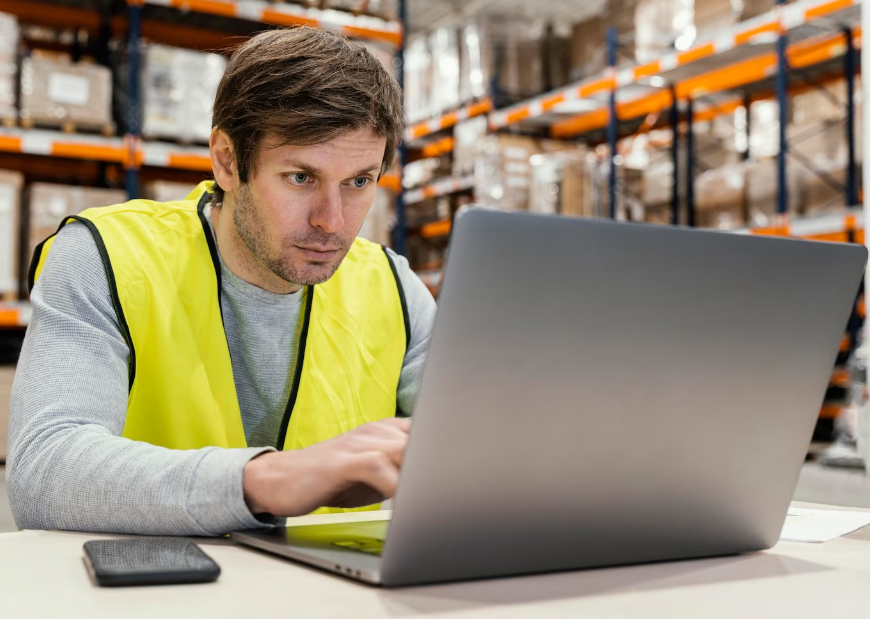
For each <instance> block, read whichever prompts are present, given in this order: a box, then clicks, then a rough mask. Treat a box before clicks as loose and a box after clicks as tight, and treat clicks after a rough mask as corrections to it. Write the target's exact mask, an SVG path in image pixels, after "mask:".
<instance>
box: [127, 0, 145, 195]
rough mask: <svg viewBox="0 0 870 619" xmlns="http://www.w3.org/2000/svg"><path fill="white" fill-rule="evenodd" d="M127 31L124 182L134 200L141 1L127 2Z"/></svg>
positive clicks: (138, 104)
mask: <svg viewBox="0 0 870 619" xmlns="http://www.w3.org/2000/svg"><path fill="white" fill-rule="evenodd" d="M127 9H128V15H129V20H128V29H127V53H128V61H129V66H130V69H129V70H130V75H129V76H128V81H127V97H128V100H127V135H126V136H125V140H126V142H127V161H126V171H125V182H126V188H127V197H128V198H129V199H130V200H135V199H136V198H138V197H139V169H138V167H139V166H138V162H137V161H136V157H135V153H136V148H137V144H138V142H139V138H140V133H141V130H140V127H139V119H140V100H139V80H140V75H139V72H140V71H139V68H140V52H141V50H140V39H141V35H142V4H141V0H129V1H128V4H127Z"/></svg>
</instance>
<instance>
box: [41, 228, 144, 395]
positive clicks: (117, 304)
mask: <svg viewBox="0 0 870 619" xmlns="http://www.w3.org/2000/svg"><path fill="white" fill-rule="evenodd" d="M70 220H73V221H77V222H79V223H81V224H84V226H85V227H86V228H87V229H88V230H89V231H90V233H91V236H93V237H94V242H95V243H96V245H97V251H99V252H100V259H101V260H102V261H103V268H104V269H105V271H106V279H107V280H108V282H109V295H110V296H111V298H112V306H113V307H114V308H115V314H116V315H117V318H118V326H120V327H121V335H122V336H123V338H124V341H126V342H127V346H128V347H129V348H130V364H129V366H128V368H127V372H128V375H129V379H130V384H129V386H128V389H127V390H128V392H129V391H130V390H131V389H133V381H134V380H135V379H136V348H135V347H134V346H133V336H131V335H130V327H129V326H128V325H127V318H126V317H125V316H124V308H122V307H121V297H120V295H119V294H118V284H117V282H116V280H115V271H114V269H112V262H111V260H109V252H108V250H107V249H106V243H105V242H104V241H103V237H102V235H101V234H100V231H99V230H98V229H97V226H96V225H94V222H92V221H90V220H88V219H85V218H84V217H79V216H78V215H72V216H70V217H67V218H66V219H64V220H63V221H62V222H61V224H60V226H58V228H57V232H55V233H54V234H52V235H51V236H50V237H48V238H47V239H45V240H44V241H43V242H42V243H40V244H39V245H37V246H36V249H35V250H34V252H33V259H32V260H31V262H30V271H29V273H28V276H27V279H28V284H29V286H30V291H31V292H33V286H34V284H35V283H36V281H35V280H36V269H37V267H38V266H39V258H40V256H41V255H42V248H43V247H44V246H45V244H46V243H47V242H48V241H49V240H51V239H52V238H54V237H55V236H56V235H57V234H58V233H59V232H60V231H61V229H62V228H63V227H64V226H65V225H66V224H67V223H68V222H69V221H70Z"/></svg>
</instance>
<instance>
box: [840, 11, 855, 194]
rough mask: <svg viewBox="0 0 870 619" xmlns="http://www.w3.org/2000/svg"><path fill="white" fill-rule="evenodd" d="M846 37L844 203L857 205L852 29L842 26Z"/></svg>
mask: <svg viewBox="0 0 870 619" xmlns="http://www.w3.org/2000/svg"><path fill="white" fill-rule="evenodd" d="M843 34H844V35H845V37H846V55H845V57H844V62H843V72H844V73H845V76H846V145H847V149H848V151H847V152H848V161H847V164H846V165H847V168H846V205H847V206H858V167H857V165H856V164H855V159H856V157H855V70H856V67H857V62H856V61H855V42H854V41H853V40H852V29H851V28H848V27H846V28H843Z"/></svg>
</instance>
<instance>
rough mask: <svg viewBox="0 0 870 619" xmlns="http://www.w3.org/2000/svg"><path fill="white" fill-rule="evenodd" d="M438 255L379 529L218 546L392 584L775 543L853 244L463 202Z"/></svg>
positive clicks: (830, 357) (847, 303) (858, 258)
mask: <svg viewBox="0 0 870 619" xmlns="http://www.w3.org/2000/svg"><path fill="white" fill-rule="evenodd" d="M450 247H451V249H450V259H449V262H448V265H447V268H446V273H445V277H444V285H443V287H442V292H441V297H440V302H439V310H438V316H437V319H436V324H435V328H434V333H433V335H432V342H431V347H430V350H429V354H428V360H427V364H426V368H425V374H424V377H423V382H422V387H421V392H420V395H419V399H418V403H417V408H416V413H415V415H414V425H413V428H412V430H411V436H410V441H409V444H408V447H407V451H406V454H405V459H404V462H403V466H402V471H401V478H400V482H399V487H398V491H397V494H396V497H395V499H394V506H393V512H392V518H391V520H390V521H389V523H388V522H387V521H386V520H380V521H374V522H361V523H355V524H324V525H317V526H299V527H289V528H275V529H265V530H252V531H243V532H238V533H234V534H233V535H232V538H233V539H234V540H236V541H237V542H239V543H241V544H246V545H250V546H254V547H256V548H259V549H262V550H265V551H268V552H271V553H275V554H278V555H282V556H284V557H288V558H290V559H294V560H296V561H300V562H303V563H306V564H309V565H313V566H316V567H319V568H322V569H325V570H329V571H331V572H334V573H338V574H341V575H343V576H346V577H349V578H354V579H357V580H361V581H364V582H367V583H372V584H377V585H382V586H388V587H392V586H405V585H422V584H429V583H437V582H444V581H458V580H467V579H476V578H491V577H499V576H509V575H519V574H533V573H540V572H550V571H557V570H574V569H581V568H598V567H604V566H614V565H625V564H635V563H645V562H653V561H670V560H678V559H691V558H700V557H713V556H720V555H731V554H736V553H745V552H752V551H757V550H762V549H766V548H769V547H771V546H772V545H773V544H775V543H776V541H777V539H778V537H779V534H780V531H781V529H782V526H783V522H784V520H785V517H786V512H787V510H788V506H789V503H790V501H791V498H792V495H793V493H794V489H795V486H796V484H797V479H798V475H799V472H800V468H801V464H802V462H803V460H804V457H805V454H806V452H807V446H808V444H809V441H810V437H811V435H812V432H813V429H814V426H815V422H816V419H817V417H818V413H819V410H820V407H821V404H822V401H823V398H824V395H825V391H826V388H827V385H828V381H829V378H830V375H831V370H832V368H833V366H834V363H835V359H836V356H837V353H838V350H839V346H840V343H841V341H842V339H843V334H844V331H845V328H846V323H847V320H848V318H849V315H850V310H851V308H852V306H853V303H854V302H855V297H856V292H857V290H858V287H859V282H860V280H861V277H862V274H863V272H864V267H865V264H866V259H867V251H866V249H865V248H864V247H863V246H859V245H849V244H834V243H820V242H810V241H801V240H793V239H783V238H770V237H759V236H750V235H740V234H733V233H722V232H715V231H701V230H690V229H682V228H676V227H664V226H647V225H637V224H625V223H615V222H610V221H596V220H589V219H571V218H565V217H555V216H545V215H532V214H525V213H504V212H494V211H486V210H476V209H472V210H470V211H468V212H466V213H464V214H463V215H461V216H460V217H458V218H457V221H456V226H455V229H454V231H453V238H452V241H451V246H450ZM386 515H387V514H384V516H385V517H386Z"/></svg>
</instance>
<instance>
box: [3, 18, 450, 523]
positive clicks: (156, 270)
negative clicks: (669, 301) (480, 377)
mask: <svg viewBox="0 0 870 619" xmlns="http://www.w3.org/2000/svg"><path fill="white" fill-rule="evenodd" d="M401 97H402V94H401V91H400V90H399V88H398V86H397V85H396V83H395V81H393V79H392V78H391V77H390V76H389V74H388V73H387V72H386V71H385V69H384V67H383V66H382V65H381V64H380V63H379V62H378V61H377V60H376V59H375V58H374V57H372V56H371V55H370V54H369V53H368V52H367V51H366V50H365V49H363V48H362V47H361V46H358V45H356V44H354V43H352V42H349V41H348V40H346V39H345V38H344V37H342V36H341V35H338V34H335V33H332V32H329V31H322V30H313V29H310V28H299V29H296V30H282V31H272V32H267V33H263V34H260V35H258V36H256V37H254V38H252V39H251V40H249V41H248V42H247V43H246V44H245V45H243V46H242V47H241V48H240V49H239V50H237V51H236V53H235V54H234V55H233V57H232V58H231V60H230V62H229V64H228V66H227V69H226V73H225V75H224V77H223V80H222V81H221V84H220V86H219V88H218V93H217V97H216V100H215V105H214V115H213V126H214V129H213V132H212V135H211V140H210V151H211V158H212V165H213V172H214V178H215V183H214V184H212V183H204V184H202V185H200V186H199V187H198V188H197V189H196V190H195V191H194V192H193V193H192V194H191V195H190V196H188V199H187V200H186V201H179V202H174V203H168V204H160V203H156V202H149V201H144V200H135V201H133V202H129V203H127V204H124V205H118V206H113V207H107V208H102V209H90V210H88V211H85V212H84V213H82V214H81V216H80V217H78V218H76V219H70V220H68V221H67V222H65V225H63V226H61V229H60V231H59V233H58V234H57V235H56V236H55V237H53V238H51V239H49V240H48V241H47V242H46V243H45V244H44V245H43V246H42V247H40V248H39V249H38V250H37V252H36V256H35V259H34V264H33V266H32V267H31V279H32V280H35V282H36V283H35V285H34V287H33V292H32V301H33V320H32V323H31V326H30V329H29V331H28V333H27V337H26V339H25V343H24V348H23V351H22V355H21V360H20V362H19V366H18V371H17V375H16V378H15V384H14V387H13V393H12V400H11V427H10V439H9V458H8V489H9V495H10V500H11V504H12V509H13V512H14V515H15V519H16V522H17V524H18V526H19V527H21V528H42V529H72V530H86V531H107V532H122V533H138V534H170V535H219V534H224V533H226V532H228V531H232V530H236V529H242V528H250V527H257V526H266V525H268V524H269V523H272V522H274V520H275V518H276V517H281V516H295V515H300V514H305V513H308V512H310V511H312V510H315V509H317V508H319V507H332V508H357V507H362V506H369V505H375V506H376V504H377V503H378V502H380V501H381V500H383V499H385V498H388V497H391V496H392V495H393V493H394V491H395V488H396V483H397V479H398V470H399V467H400V465H401V461H402V455H403V453H404V448H405V444H406V441H407V433H408V429H409V421H408V420H407V419H403V418H402V417H405V416H406V415H408V414H410V413H411V412H412V409H413V407H414V401H415V399H416V396H417V391H418V386H419V380H420V375H421V371H422V363H423V358H424V354H425V350H426V347H427V345H428V341H429V336H430V332H431V328H432V323H433V320H434V314H435V303H434V300H433V299H432V297H431V295H430V294H429V292H428V291H427V290H426V288H425V286H424V285H423V284H422V282H421V281H420V280H419V279H418V278H417V277H416V276H415V275H414V274H413V273H412V272H411V271H410V269H409V267H408V264H407V262H406V261H405V260H404V259H402V258H399V257H398V256H396V255H395V254H393V253H391V252H389V251H387V250H384V249H383V248H381V247H380V246H377V245H373V244H372V243H368V242H366V241H363V240H360V239H357V240H355V236H356V234H357V232H358V231H359V229H360V226H361V225H362V223H363V220H364V218H365V216H366V213H367V212H368V210H369V208H370V207H371V205H372V202H373V200H374V196H375V190H376V182H377V180H378V177H379V175H380V174H381V173H383V172H384V171H385V170H386V169H388V168H389V166H390V165H391V163H392V161H393V158H394V155H395V150H396V145H397V143H398V142H399V140H400V138H401V133H402V112H401V109H402V105H401Z"/></svg>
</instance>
